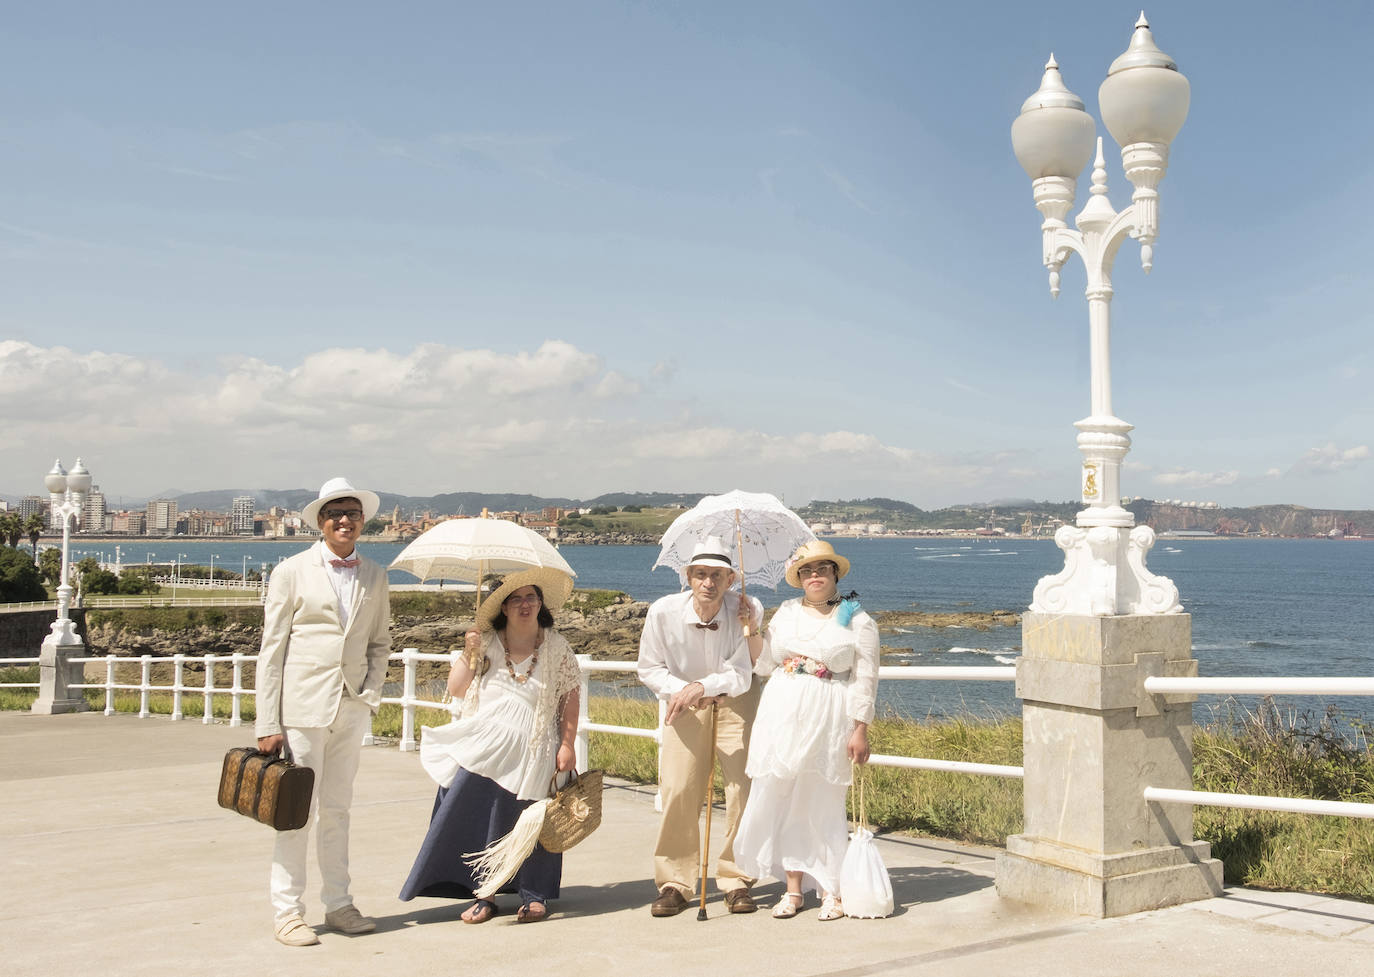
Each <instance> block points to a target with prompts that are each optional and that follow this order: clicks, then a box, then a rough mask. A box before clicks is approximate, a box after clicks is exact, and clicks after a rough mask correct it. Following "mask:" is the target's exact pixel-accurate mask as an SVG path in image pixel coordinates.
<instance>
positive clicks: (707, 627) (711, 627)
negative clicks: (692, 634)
mask: <svg viewBox="0 0 1374 977" xmlns="http://www.w3.org/2000/svg"><path fill="white" fill-rule="evenodd" d="M695 626H696V627H698V628H700V629H701V630H703V631H714V630H716V629H717V628H719V627H720V622H719V621H712V622H711V623H710V624H698V625H695Z"/></svg>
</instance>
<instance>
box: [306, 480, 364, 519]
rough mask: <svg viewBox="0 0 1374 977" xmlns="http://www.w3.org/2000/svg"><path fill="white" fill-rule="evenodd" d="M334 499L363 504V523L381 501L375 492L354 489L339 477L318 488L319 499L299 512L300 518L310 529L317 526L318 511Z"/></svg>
mask: <svg viewBox="0 0 1374 977" xmlns="http://www.w3.org/2000/svg"><path fill="white" fill-rule="evenodd" d="M335 499H357V500H358V501H359V502H361V503H362V504H363V522H367V521H368V520H369V519H371V518H372V517H373V516H375V515H376V514H377V510H378V509H380V508H381V507H382V500H381V499H380V498H378V497H377V493H376V492H369V491H367V490H366V489H360V488H354V487H353V485H352V483H350V482H349V481H348V479H346V478H344V477H343V476H342V475H340V476H339V477H338V478H331V479H330V480H329V481H327V482H325V483H324V484H323V485H321V486H320V497H319V498H318V499H316V500H315V501H314V502H311V503H310V504H309V505H307V506H306V507H305V508H304V509H302V510H301V518H302V519H304V520H305V521H306V523H307V524H308V525H310V526H311V527H316V526H319V524H320V510H321V509H323V508H324V507H325V505H327V504H328V503H330V502H333V501H334V500H335Z"/></svg>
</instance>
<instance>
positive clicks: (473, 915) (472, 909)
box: [458, 899, 500, 923]
mask: <svg viewBox="0 0 1374 977" xmlns="http://www.w3.org/2000/svg"><path fill="white" fill-rule="evenodd" d="M499 912H500V910H499V909H497V908H496V903H494V902H492V901H491V900H490V899H478V900H477V901H476V902H474V903H473V904H472V905H471V906H468V908H467V909H465V910H463V915H461V916H459V917H458V918H459V919H461V920H462V921H463V922H465V923H485V922H486V921H487V920H489V919H491V918H492V917H493V916H495V915H496V914H497V913H499Z"/></svg>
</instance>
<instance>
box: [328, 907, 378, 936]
mask: <svg viewBox="0 0 1374 977" xmlns="http://www.w3.org/2000/svg"><path fill="white" fill-rule="evenodd" d="M324 925H326V926H328V927H329V928H330V929H332V930H338V931H339V932H340V933H347V934H348V935H349V936H358V935H359V934H361V933H371V932H372V931H373V930H375V929H376V928H377V921H376V920H375V919H369V918H368V917H366V916H364V915H363V914H362V913H360V912H358V907H357V906H355V905H353V903H351V902H350V903H349V904H348V905H347V906H344V907H343V908H342V909H336V910H334V911H333V912H332V913H325V914H324Z"/></svg>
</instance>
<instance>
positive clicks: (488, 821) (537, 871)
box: [401, 767, 563, 902]
mask: <svg viewBox="0 0 1374 977" xmlns="http://www.w3.org/2000/svg"><path fill="white" fill-rule="evenodd" d="M532 803H533V801H522V800H520V799H519V798H517V797H516V796H515V795H514V794H512V793H511V792H510V791H508V790H506V789H505V788H504V787H502V786H501V785H500V784H498V783H496V781H494V780H489V779H487V778H486V777H483V776H480V775H478V774H475V773H471V772H469V771H467V770H464V769H463V768H461V767H459V768H458V775H457V776H456V777H454V778H453V783H452V784H450V785H449V786H448V787H440V788H439V793H438V795H437V796H436V797H435V798H434V811H433V813H431V814H430V816H429V831H428V833H426V834H425V840H424V843H423V844H422V845H420V854H418V855H416V856H415V865H414V866H413V867H412V868H411V870H410V878H408V879H406V884H405V885H404V886H402V887H401V900H402V901H403V902H405V901H408V900H410V899H414V898H415V897H416V896H433V897H437V898H440V899H472V898H474V895H473V891H472V890H473V889H474V888H476V887H477V882H476V880H475V879H474V878H473V872H472V867H471V866H469V865H468V863H467V861H466V860H465V859H464V858H463V856H464V855H465V854H468V853H471V852H478V851H481V850H482V849H483V848H486V847H487V846H488V845H490V844H491V843H492V842H493V841H496V840H497V839H498V838H504V837H505V836H506V835H508V834H510V832H511V829H512V828H514V827H515V822H516V820H517V819H518V818H519V817H520V812H521V811H523V810H524V809H525V808H527V807H529V806H530V804H532ZM562 878H563V856H562V855H561V854H559V855H555V854H554V853H553V852H550V851H547V850H545V848H544V846H543V845H535V846H534V851H533V852H532V853H531V854H530V857H529V858H527V859H525V863H524V864H523V865H521V866H520V871H519V872H517V873H515V877H514V878H513V879H511V880H510V881H509V882H507V883H506V884H505V885H504V886H502V888H501V891H502V892H519V893H520V901H521V902H548V901H549V900H550V899H557V898H558V886H559V883H560V881H561V880H562Z"/></svg>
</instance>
